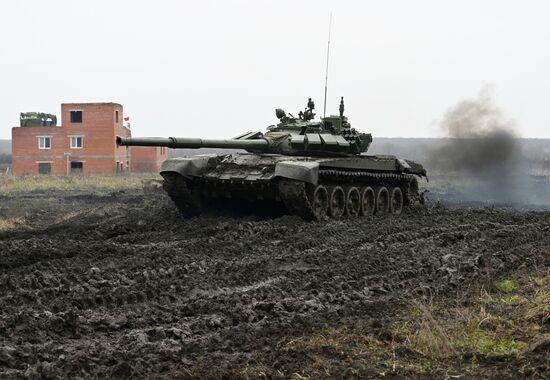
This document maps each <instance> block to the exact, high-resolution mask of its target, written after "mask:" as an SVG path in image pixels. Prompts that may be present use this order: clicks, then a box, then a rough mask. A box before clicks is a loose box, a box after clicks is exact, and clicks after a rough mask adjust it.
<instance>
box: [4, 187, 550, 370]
mask: <svg viewBox="0 0 550 380" xmlns="http://www.w3.org/2000/svg"><path fill="white" fill-rule="evenodd" d="M0 217H2V218H4V219H9V218H16V217H17V218H23V220H24V221H25V225H24V227H21V226H20V225H18V226H16V228H14V229H9V228H7V229H5V230H4V231H3V232H0V304H1V305H2V307H1V308H0V341H1V342H2V343H1V344H0V374H2V377H7V378H10V377H11V378H36V377H44V378H54V377H56V376H60V377H70V378H76V377H84V378H88V377H97V378H111V377H118V378H133V377H155V378H159V377H161V378H162V377H165V378H174V377H178V376H179V377H184V378H186V377H189V378H192V377H196V376H212V377H217V376H218V375H220V374H226V375H227V374H231V375H232V376H235V377H243V376H244V375H245V374H246V371H245V372H243V368H248V367H249V366H250V365H254V363H257V362H258V360H259V359H261V358H271V360H273V361H274V362H273V365H274V366H275V367H277V368H280V370H281V376H283V377H286V376H290V374H292V373H293V372H295V371H296V370H297V369H296V366H297V365H298V364H296V363H300V362H301V360H302V359H301V358H292V357H288V356H285V357H279V356H274V352H275V351H276V348H277V345H278V344H279V343H280V342H281V341H283V340H288V339H289V338H291V337H299V336H302V335H303V334H307V333H314V332H317V331H320V330H321V329H323V328H326V327H327V326H338V325H342V324H348V325H355V324H358V323H360V324H361V325H362V326H372V327H373V328H375V327H376V326H378V327H379V326H380V325H383V324H384V323H386V321H389V320H390V319H391V318H392V317H393V316H394V315H395V314H396V313H397V312H398V311H399V310H401V307H402V306H403V305H404V304H405V303H406V302H405V301H407V300H409V299H411V298H415V299H429V298H433V297H437V296H444V295H448V294H452V293H453V292H454V291H456V290H457V289H461V290H464V289H466V288H468V287H470V286H471V285H472V284H473V283H475V282H480V281H483V280H484V279H492V278H495V277H497V276H500V275H504V274H506V273H509V272H511V271H515V270H518V269H521V268H524V269H526V270H527V269H532V268H544V267H548V266H549V265H550V257H549V252H550V251H549V247H550V213H535V212H530V213H517V212H507V211H499V210H494V209H455V210H450V209H447V208H444V207H435V206H429V207H421V208H413V209H411V210H409V211H408V212H407V213H405V214H404V215H402V216H401V217H399V218H396V217H392V216H383V217H377V218H375V219H369V218H363V219H357V220H343V221H329V222H326V223H308V222H304V221H302V220H300V219H298V218H296V217H289V216H283V217H280V218H275V219H262V218H258V217H242V218H237V219H235V218H230V217H202V218H195V219H188V220H185V219H182V218H181V217H180V216H179V215H178V214H177V213H176V212H175V210H174V207H173V206H172V204H171V203H170V201H169V200H168V199H167V197H166V196H164V194H163V193H161V192H160V191H156V190H155V189H148V190H147V191H138V190H132V191H130V190H129V191H125V192H115V193H112V194H109V195H102V196H90V195H88V194H85V193H79V192H56V193H53V192H49V193H48V192H46V193H40V194H27V195H26V196H24V197H23V196H21V197H18V196H10V197H4V198H3V199H2V208H0ZM19 220H21V219H19ZM213 363H216V364H215V366H212V364H213ZM345 369H346V368H342V372H344V370H345Z"/></svg>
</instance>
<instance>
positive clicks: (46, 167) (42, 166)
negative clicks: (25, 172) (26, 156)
mask: <svg viewBox="0 0 550 380" xmlns="http://www.w3.org/2000/svg"><path fill="white" fill-rule="evenodd" d="M38 174H52V164H51V162H39V163H38Z"/></svg>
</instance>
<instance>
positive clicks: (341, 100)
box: [340, 96, 344, 117]
mask: <svg viewBox="0 0 550 380" xmlns="http://www.w3.org/2000/svg"><path fill="white" fill-rule="evenodd" d="M342 116H344V97H343V96H342V99H340V117H342Z"/></svg>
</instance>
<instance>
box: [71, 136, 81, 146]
mask: <svg viewBox="0 0 550 380" xmlns="http://www.w3.org/2000/svg"><path fill="white" fill-rule="evenodd" d="M83 146H84V138H83V137H82V136H71V149H80V148H82V147H83Z"/></svg>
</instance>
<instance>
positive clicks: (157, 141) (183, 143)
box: [116, 137, 269, 151]
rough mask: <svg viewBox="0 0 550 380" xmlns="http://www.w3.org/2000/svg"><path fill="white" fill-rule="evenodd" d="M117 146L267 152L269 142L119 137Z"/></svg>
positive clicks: (261, 140)
mask: <svg viewBox="0 0 550 380" xmlns="http://www.w3.org/2000/svg"><path fill="white" fill-rule="evenodd" d="M116 143H117V145H121V146H164V147H167V148H184V149H198V148H220V149H245V150H259V151H265V150H267V149H268V148H269V142H268V141H267V140H265V139H251V140H236V139H221V140H220V139H200V138H190V137H117V138H116Z"/></svg>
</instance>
